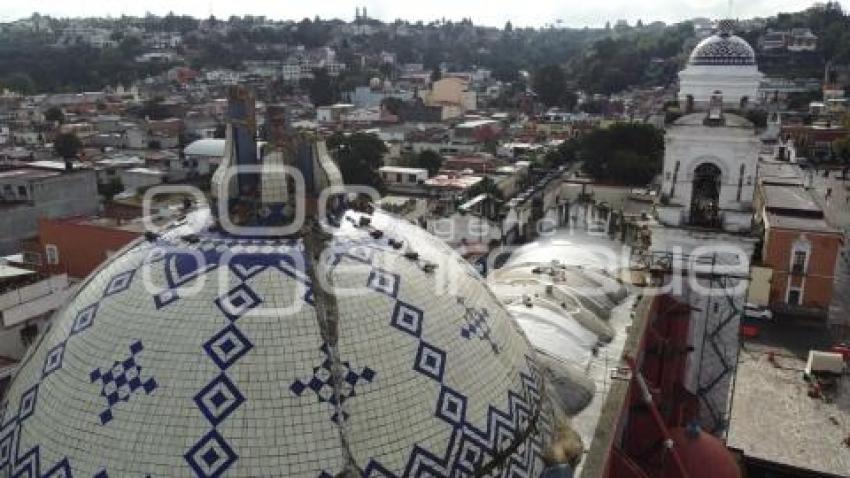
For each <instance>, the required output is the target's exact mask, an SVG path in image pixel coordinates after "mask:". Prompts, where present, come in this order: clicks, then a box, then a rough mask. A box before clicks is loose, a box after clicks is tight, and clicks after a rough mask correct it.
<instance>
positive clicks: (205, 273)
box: [0, 211, 552, 478]
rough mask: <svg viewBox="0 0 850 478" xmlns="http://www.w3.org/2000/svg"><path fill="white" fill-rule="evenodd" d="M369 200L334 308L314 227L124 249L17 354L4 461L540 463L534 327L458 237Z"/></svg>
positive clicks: (52, 466)
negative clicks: (443, 237)
mask: <svg viewBox="0 0 850 478" xmlns="http://www.w3.org/2000/svg"><path fill="white" fill-rule="evenodd" d="M360 219H361V214H360V213H356V212H352V211H349V212H347V213H346V220H344V221H342V223H343V225H342V227H341V228H340V229H338V230H337V231H336V232H335V233H334V234H333V236H332V237H331V238H330V239H329V242H328V248H327V250H326V251H325V254H324V255H323V257H322V258H321V259H320V262H319V263H320V264H323V267H321V268H319V270H320V271H326V272H327V276H323V277H327V280H329V281H331V282H332V283H333V284H334V285H335V291H336V301H337V310H338V312H337V317H336V318H337V319H338V320H336V321H335V323H334V325H333V326H327V325H328V324H325V326H322V324H321V323H320V322H321V319H320V315H318V314H317V308H318V307H319V306H320V305H323V302H318V301H317V297H316V294H314V291H313V289H314V285H313V283H312V280H311V275H310V274H309V273H308V267H311V266H310V265H309V263H310V260H309V258H308V257H307V255H306V252H305V244H304V241H303V240H301V239H253V238H236V237H231V236H227V235H224V234H221V233H217V232H211V231H209V230H203V231H200V232H198V233H197V234H194V235H186V232H185V231H183V230H180V229H174V230H172V231H171V232H167V233H164V234H163V235H162V236H161V237H160V238H158V239H156V240H155V241H153V242H145V241H140V242H137V243H135V244H133V245H131V246H130V247H129V248H128V249H127V250H125V251H123V252H122V253H120V254H117V255H115V256H114V257H113V258H112V259H110V260H109V262H108V263H106V264H105V265H104V266H103V267H102V268H101V270H99V271H98V272H96V273H95V274H94V275H93V276H92V277H90V278H89V279H88V280H87V281H86V282H85V283H84V284H83V285H82V286H81V288H80V290H79V292H78V293H77V295H76V296H75V297H74V298H73V299H72V300H71V301H70V303H69V304H68V305H67V306H66V307H65V308H64V309H63V310H61V311H60V312H59V313H58V314H57V316H56V317H55V318H54V320H53V322H52V325H51V328H50V329H49V330H48V331H47V332H46V333H45V334H44V335H42V336H41V338H40V341H39V342H38V343H37V344H36V346H34V347H33V348H31V349H30V352H29V353H28V355H27V357H25V358H24V360H23V362H22V366H21V367H20V369H19V372H18V374H17V376H16V377H15V379H14V381H13V384H12V386H11V388H10V390H9V393H8V394H7V395H6V398H5V400H4V402H3V404H2V410H3V412H2V416H1V418H2V420H1V421H0V423H2V426H0V472H3V473H6V474H8V475H10V476H23V475H27V476H71V474H73V476H98V477H107V476H140V477H141V476H198V477H220V476H221V477H223V476H292V477H299V476H304V477H311V478H316V477H331V476H334V475H336V474H337V473H339V472H340V471H342V470H343V469H346V468H348V469H351V466H352V465H353V466H354V469H356V470H358V473H359V474H362V475H363V476H385V477H390V476H420V475H427V476H465V475H470V474H474V473H480V472H482V470H483V471H486V472H487V474H488V476H539V475H540V473H541V472H542V469H543V458H542V455H543V450H544V448H545V446H546V443H547V441H548V440H549V438H550V436H551V429H550V424H551V421H552V408H551V404H550V402H549V401H548V400H546V399H545V394H544V393H543V391H544V390H543V389H544V382H543V379H542V374H541V373H539V371H538V366H537V363H536V359H535V356H534V351H533V350H532V348H531V347H530V346H529V344H528V341H527V339H526V338H525V336H524V335H523V333H522V332H521V331H520V330H519V328H518V327H517V326H516V325H515V324H514V323H513V322H512V320H511V319H510V318H509V316H508V314H507V312H506V311H505V309H504V308H503V307H502V306H501V305H499V304H498V302H497V301H496V299H495V297H494V296H493V295H492V293H491V292H490V290H489V289H488V288H487V287H486V285H485V284H484V283H483V282H482V281H481V279H480V277H479V276H478V275H477V273H476V272H475V271H474V269H473V268H472V267H471V266H470V265H469V264H467V263H466V262H465V261H464V260H463V259H462V258H460V257H459V256H457V255H456V254H455V253H454V252H452V251H451V250H450V249H449V248H448V247H447V246H446V245H444V244H442V243H440V242H439V241H435V240H434V239H433V238H432V237H431V236H430V235H429V234H428V233H427V232H425V231H423V230H421V229H420V228H418V227H416V226H414V225H411V224H407V223H404V222H402V221H399V220H397V219H395V218H393V217H391V216H388V215H385V214H382V213H375V214H373V215H371V216H369V219H370V221H371V225H370V226H368V227H365V226H364V225H363V223H362V222H361V220H360ZM375 230H380V231H383V234H381V235H379V234H374V231H375ZM412 252H415V254H414V253H412ZM326 326H327V327H326ZM328 327H335V328H336V329H335V330H336V332H335V333H332V334H329V333H328V330H329V329H328Z"/></svg>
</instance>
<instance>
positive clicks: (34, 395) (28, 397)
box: [18, 384, 38, 421]
mask: <svg viewBox="0 0 850 478" xmlns="http://www.w3.org/2000/svg"><path fill="white" fill-rule="evenodd" d="M37 400H38V384H35V385H33V386H32V387H30V389H29V390H27V391H26V392H24V394H23V395H21V403H20V405H19V406H18V421H24V420H26V419H27V418H29V416H30V415H32V414H33V412H34V411H35V403H36V401H37Z"/></svg>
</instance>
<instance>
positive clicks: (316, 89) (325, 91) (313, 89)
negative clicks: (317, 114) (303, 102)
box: [309, 68, 337, 106]
mask: <svg viewBox="0 0 850 478" xmlns="http://www.w3.org/2000/svg"><path fill="white" fill-rule="evenodd" d="M309 91H310V101H311V102H313V106H328V105H331V104H333V103H334V101H336V98H337V91H336V85H334V82H333V79H332V78H331V77H330V75H328V72H327V70H325V69H324V68H319V69H316V70H313V79H312V80H311V81H310V84H309Z"/></svg>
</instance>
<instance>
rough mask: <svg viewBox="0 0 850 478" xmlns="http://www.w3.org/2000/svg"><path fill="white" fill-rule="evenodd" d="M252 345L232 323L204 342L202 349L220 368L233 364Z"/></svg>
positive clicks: (224, 368) (223, 368)
mask: <svg viewBox="0 0 850 478" xmlns="http://www.w3.org/2000/svg"><path fill="white" fill-rule="evenodd" d="M253 347H254V344H252V343H251V341H250V340H248V338H247V337H245V335H244V334H243V333H242V331H240V330H239V329H238V328H237V327H236V325H234V324H230V325H228V326H227V327H225V328H224V329H222V330H221V331H220V332H219V333H217V334H215V335H214V336H213V337H212V338H211V339H209V340H208V341H206V343H204V351H205V352H206V353H207V355H209V356H210V358H211V359H212V360H213V362H215V364H216V365H218V368H219V369H221V370H226V369H227V368H228V367H230V366H231V365H233V364H234V363H235V362H236V361H237V360H239V359H240V358H241V357H242V356H243V355H245V354H246V353H248V351H249V350H251V349H252V348H253Z"/></svg>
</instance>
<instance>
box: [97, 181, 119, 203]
mask: <svg viewBox="0 0 850 478" xmlns="http://www.w3.org/2000/svg"><path fill="white" fill-rule="evenodd" d="M123 191H124V183H122V182H121V178H120V177H118V176H113V177H112V179H110V180H109V182H107V183H105V184H98V186H97V192H98V194H100V195H101V196H103V198H104V199H106V200H107V201H111V200H112V198H114V197H115V195H117V194H118V193H121V192H123Z"/></svg>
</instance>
